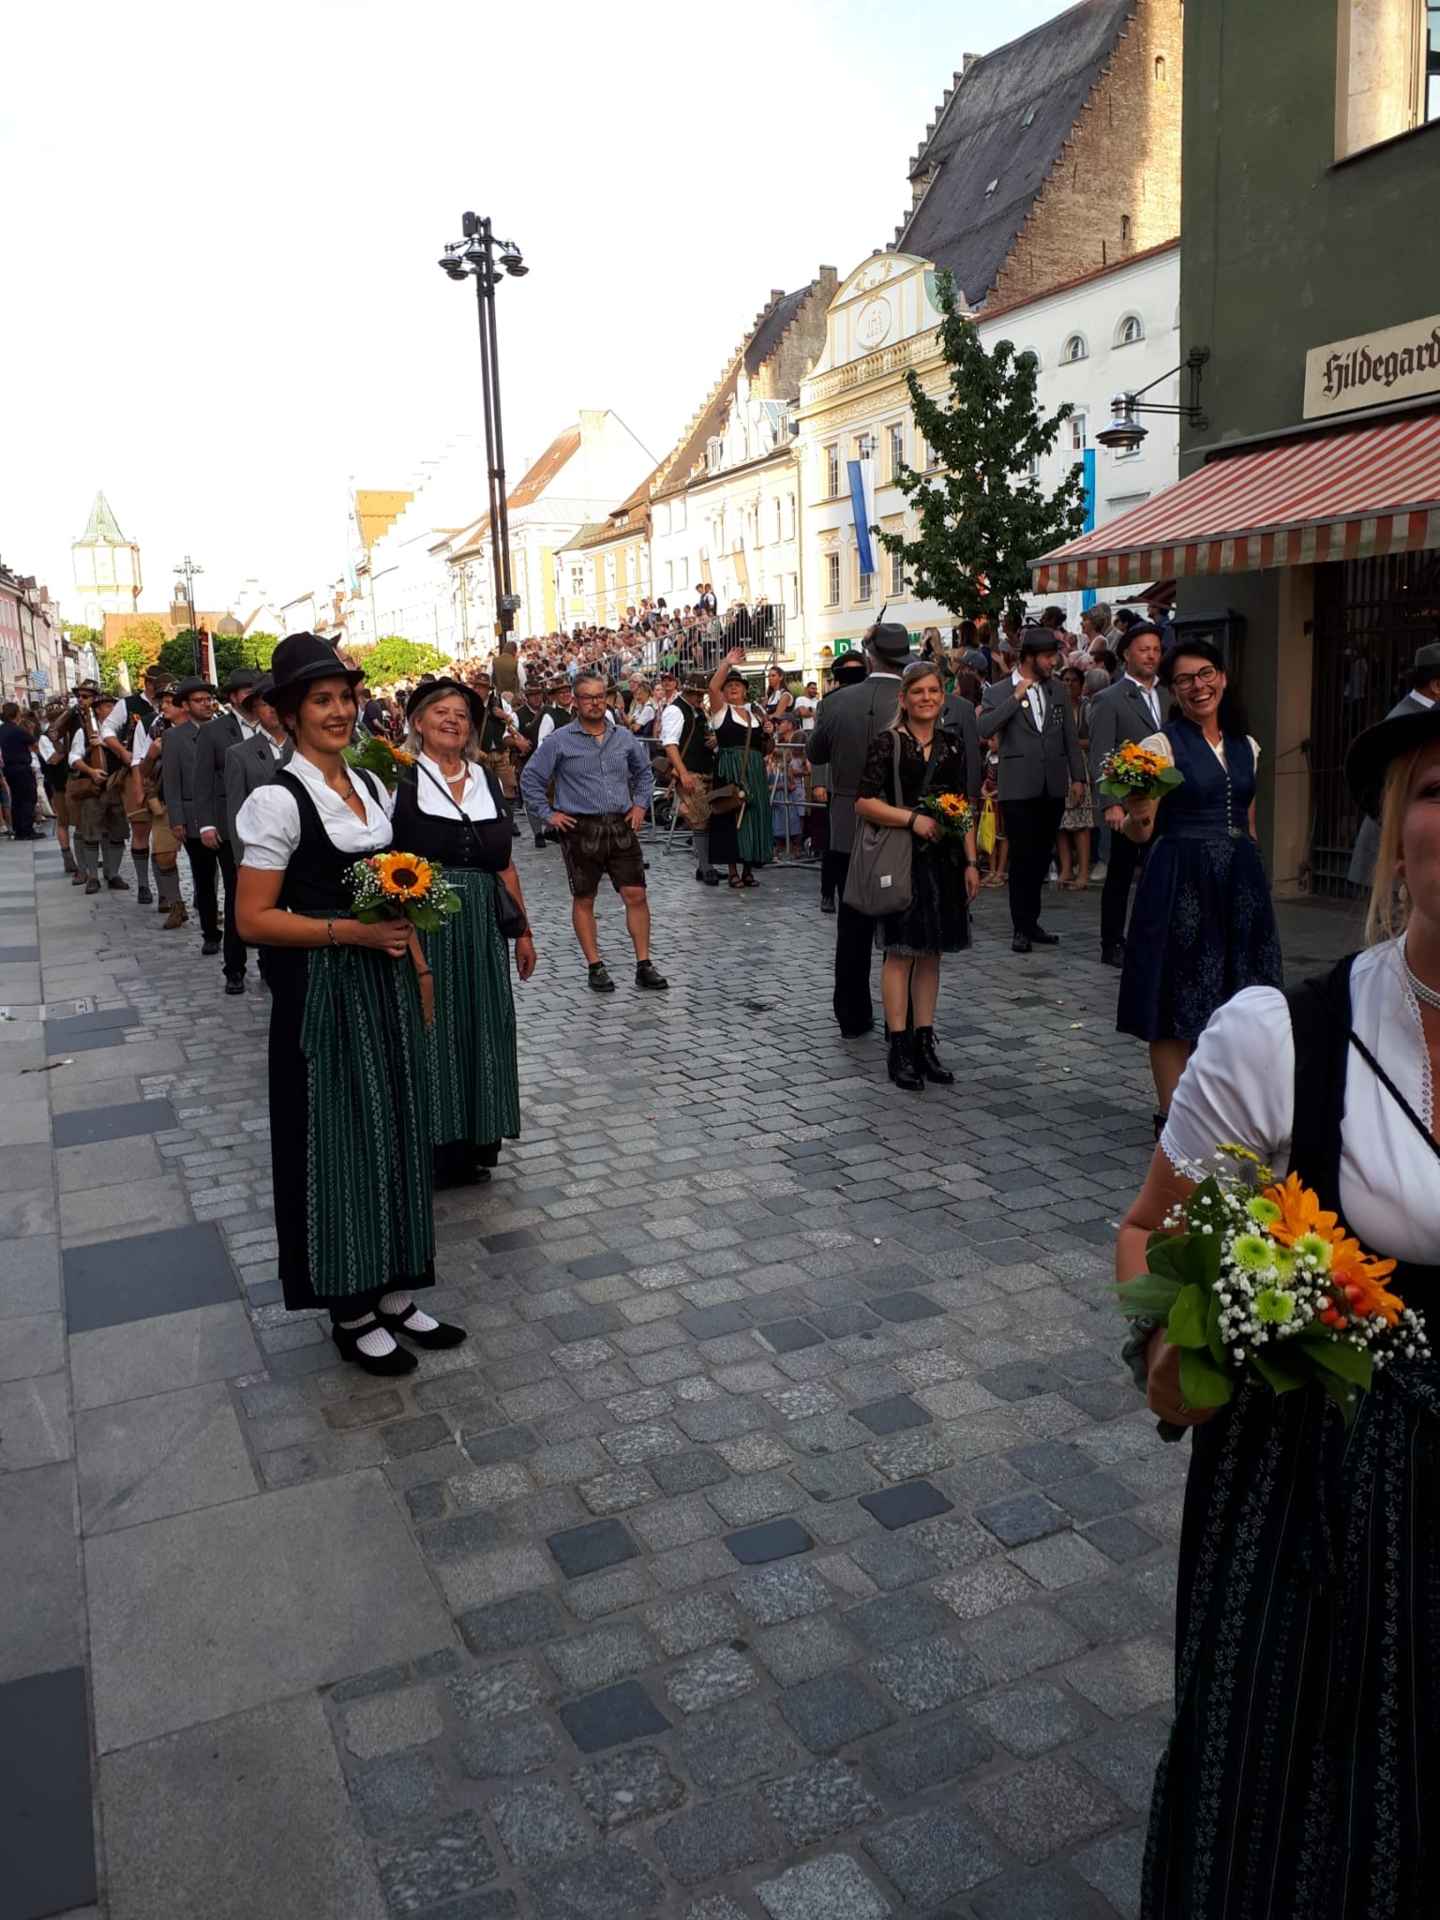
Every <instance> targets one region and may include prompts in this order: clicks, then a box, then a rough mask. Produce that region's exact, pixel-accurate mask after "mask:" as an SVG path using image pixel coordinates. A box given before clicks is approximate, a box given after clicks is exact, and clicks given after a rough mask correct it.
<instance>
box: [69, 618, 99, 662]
mask: <svg viewBox="0 0 1440 1920" xmlns="http://www.w3.org/2000/svg"><path fill="white" fill-rule="evenodd" d="M60 626H61V631H62V632H63V633H64V635H65V638H66V639H67V640H68V641H70V642H71V644H72V645H73V646H77V647H93V648H94V649H95V652H96V653H97V654H99V652H100V651H101V649H102V648H103V647H104V645H105V635H104V634H103V632H102V631H101V630H100V628H99V627H81V626H76V625H75V623H74V622H73V621H70V620H62V621H61V623H60Z"/></svg>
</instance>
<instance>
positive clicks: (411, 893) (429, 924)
mask: <svg viewBox="0 0 1440 1920" xmlns="http://www.w3.org/2000/svg"><path fill="white" fill-rule="evenodd" d="M345 877H346V880H347V881H348V883H349V886H350V891H351V892H352V893H353V894H354V896H355V918H356V919H357V920H364V921H366V922H367V923H368V922H371V921H375V920H408V921H409V922H410V924H411V926H412V927H423V928H424V930H425V931H426V932H427V933H433V932H434V930H435V928H436V927H438V926H439V925H440V922H441V917H442V915H444V914H447V913H458V912H459V911H460V896H459V894H458V893H457V892H456V891H455V889H454V888H453V887H452V886H450V885H449V884H448V882H447V881H446V879H445V874H444V871H443V869H441V868H440V867H432V866H431V864H430V862H429V861H428V860H421V859H418V858H417V857H416V855H414V854H413V853H377V854H374V855H372V856H371V858H370V859H368V860H357V861H356V862H355V864H354V865H353V866H352V867H351V868H350V869H349V871H348V873H347V874H346V876H345Z"/></svg>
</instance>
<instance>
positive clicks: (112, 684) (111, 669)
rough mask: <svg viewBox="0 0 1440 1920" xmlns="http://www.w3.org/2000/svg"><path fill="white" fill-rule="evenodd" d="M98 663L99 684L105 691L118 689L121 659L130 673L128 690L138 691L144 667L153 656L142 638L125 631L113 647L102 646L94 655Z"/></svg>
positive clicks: (114, 691)
mask: <svg viewBox="0 0 1440 1920" xmlns="http://www.w3.org/2000/svg"><path fill="white" fill-rule="evenodd" d="M95 658H96V659H97V660H98V661H99V663H100V684H101V686H102V687H103V688H104V689H105V691H106V693H118V692H119V691H120V663H121V661H122V660H123V661H124V663H125V668H126V671H127V672H128V673H129V675H130V691H131V692H132V693H138V692H139V691H140V688H141V685H142V683H143V680H144V676H145V669H146V667H148V666H149V665H150V664H151V662H152V661H153V660H154V658H155V656H154V654H153V653H151V652H150V651H149V649H148V648H147V647H146V645H145V643H144V641H143V640H137V639H136V637H135V636H134V634H132V633H127V634H125V635H124V636H123V637H122V638H121V639H119V640H117V641H116V642H115V644H114V646H113V647H102V648H101V649H100V650H99V651H98V652H97V653H96V655H95Z"/></svg>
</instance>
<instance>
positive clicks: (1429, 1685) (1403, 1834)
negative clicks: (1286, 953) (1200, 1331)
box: [1141, 959, 1440, 1920]
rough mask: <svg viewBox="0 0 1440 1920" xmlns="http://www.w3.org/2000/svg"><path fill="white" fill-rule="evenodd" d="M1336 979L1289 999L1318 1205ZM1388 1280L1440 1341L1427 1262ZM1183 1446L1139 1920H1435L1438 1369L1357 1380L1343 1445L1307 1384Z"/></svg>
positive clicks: (1438, 1889)
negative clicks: (1169, 1713)
mask: <svg viewBox="0 0 1440 1920" xmlns="http://www.w3.org/2000/svg"><path fill="white" fill-rule="evenodd" d="M1351 965H1352V960H1348V959H1347V960H1343V961H1341V963H1340V965H1339V966H1338V967H1337V968H1336V969H1335V970H1334V972H1333V973H1332V974H1331V975H1330V976H1329V977H1328V979H1325V980H1318V981H1308V982H1306V984H1305V985H1304V986H1303V987H1300V988H1298V989H1294V990H1292V991H1291V992H1289V993H1287V995H1286V998H1287V1000H1288V1001H1289V1003H1290V1014H1291V1024H1292V1027H1293V1029H1294V1036H1295V1117H1294V1139H1293V1143H1292V1148H1291V1160H1290V1164H1291V1168H1292V1170H1293V1171H1294V1172H1296V1173H1298V1174H1299V1176H1300V1178H1301V1180H1302V1181H1303V1182H1304V1183H1305V1184H1306V1185H1307V1186H1310V1187H1312V1188H1313V1189H1314V1190H1315V1192H1316V1193H1317V1194H1318V1196H1319V1200H1320V1204H1321V1206H1322V1207H1324V1208H1326V1209H1329V1210H1332V1211H1334V1212H1336V1213H1340V1206H1339V1198H1340V1153H1341V1121H1342V1117H1343V1114H1344V1110H1345V1087H1346V1080H1347V1077H1348V1074H1349V1072H1350V1071H1351V1069H1352V1067H1353V1068H1354V1069H1355V1070H1356V1071H1359V1072H1365V1071H1367V1070H1373V1069H1370V1068H1369V1065H1368V1062H1363V1061H1360V1060H1357V1058H1356V1055H1357V1044H1356V1043H1355V1042H1354V1041H1353V1040H1352V1037H1351V1032H1350V968H1351ZM1407 1111H1409V1109H1408V1108H1407ZM1411 1117H1412V1119H1414V1118H1415V1116H1414V1115H1413V1114H1412V1115H1411ZM1416 1124H1417V1126H1420V1128H1421V1131H1422V1132H1424V1131H1425V1130H1424V1128H1423V1125H1422V1124H1421V1123H1420V1122H1419V1121H1418V1119H1417V1120H1416ZM1426 1138H1427V1139H1428V1138H1430V1136H1429V1135H1428V1134H1426ZM1432 1145H1433V1141H1432ZM1437 1152H1440V1150H1437ZM1436 1177H1437V1179H1440V1157H1437V1165H1436ZM1343 1217H1344V1216H1343V1214H1341V1218H1342V1220H1343ZM1369 1251H1371V1252H1372V1253H1375V1254H1377V1256H1383V1253H1384V1249H1383V1248H1372V1249H1369ZM1386 1284H1387V1286H1390V1287H1392V1288H1393V1289H1394V1291H1395V1292H1397V1293H1398V1294H1399V1295H1400V1296H1401V1297H1402V1298H1403V1299H1404V1300H1405V1302H1406V1304H1407V1305H1408V1306H1412V1307H1414V1308H1416V1309H1417V1310H1418V1311H1419V1312H1421V1313H1422V1314H1427V1315H1428V1319H1429V1327H1430V1338H1431V1340H1432V1342H1434V1343H1435V1344H1436V1346H1437V1347H1440V1265H1433V1266H1429V1265H1427V1266H1418V1265H1406V1264H1402V1265H1400V1266H1399V1267H1397V1269H1396V1271H1395V1274H1394V1276H1393V1279H1392V1280H1390V1281H1387V1283H1386ZM1193 1431H1194V1441H1193V1453H1192V1458H1191V1466H1190V1475H1189V1479H1188V1482H1187V1485H1186V1490H1185V1519H1184V1527H1183V1531H1182V1537H1181V1545H1180V1577H1179V1613H1178V1623H1177V1632H1176V1706H1177V1710H1176V1721H1175V1728H1174V1732H1173V1734H1172V1736H1171V1742H1170V1746H1169V1749H1168V1751H1167V1754H1166V1756H1165V1758H1164V1760H1162V1762H1161V1765H1160V1769H1159V1773H1158V1775H1157V1778H1156V1786H1155V1798H1154V1803H1153V1806H1152V1810H1151V1820H1150V1838H1149V1846H1148V1848H1147V1853H1146V1861H1145V1874H1144V1883H1143V1889H1142V1898H1141V1912H1142V1915H1143V1916H1144V1920H1214V1917H1216V1916H1220V1915H1222V1914H1223V1915H1224V1916H1225V1920H1272V1916H1274V1917H1275V1920H1278V1916H1280V1915H1282V1914H1283V1915H1284V1920H1422V1916H1429V1915H1434V1914H1437V1913H1440V1658H1437V1652H1436V1639H1437V1630H1440V1363H1437V1361H1436V1360H1435V1359H1434V1358H1431V1359H1429V1360H1424V1361H1418V1360H1417V1361H1406V1360H1398V1361H1394V1362H1392V1363H1391V1364H1390V1365H1389V1366H1387V1367H1386V1368H1385V1369H1384V1371H1383V1372H1377V1374H1376V1376H1375V1384H1374V1386H1373V1387H1372V1388H1371V1390H1370V1391H1369V1392H1368V1393H1366V1394H1364V1395H1363V1396H1362V1397H1361V1402H1360V1406H1359V1410H1358V1412H1357V1413H1356V1416H1355V1422H1354V1425H1353V1427H1351V1428H1350V1429H1349V1430H1348V1432H1347V1430H1346V1428H1345V1427H1344V1424H1343V1422H1342V1419H1341V1416H1340V1413H1339V1410H1338V1409H1337V1408H1336V1407H1335V1406H1334V1405H1333V1403H1332V1402H1331V1401H1330V1400H1329V1399H1328V1398H1327V1397H1326V1396H1325V1395H1324V1394H1323V1393H1322V1392H1321V1391H1320V1389H1319V1388H1318V1387H1314V1386H1307V1387H1304V1388H1301V1389H1299V1390H1298V1391H1295V1392H1292V1393H1288V1394H1285V1395H1283V1396H1277V1395H1275V1394H1273V1393H1271V1391H1270V1390H1269V1388H1245V1389H1242V1391H1241V1392H1240V1393H1238V1394H1237V1395H1236V1397H1235V1399H1234V1400H1233V1401H1232V1402H1231V1404H1230V1406H1229V1407H1227V1408H1226V1409H1225V1410H1224V1411H1223V1412H1222V1413H1220V1414H1219V1415H1218V1416H1217V1417H1216V1418H1215V1419H1213V1420H1211V1421H1208V1422H1206V1423H1205V1424H1203V1425H1201V1426H1199V1427H1196V1428H1195V1429H1194V1430H1193Z"/></svg>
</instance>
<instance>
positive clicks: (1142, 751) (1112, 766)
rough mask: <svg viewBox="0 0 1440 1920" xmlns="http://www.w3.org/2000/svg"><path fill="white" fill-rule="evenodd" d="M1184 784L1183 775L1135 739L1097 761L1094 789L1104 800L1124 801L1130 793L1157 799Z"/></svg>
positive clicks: (1148, 798)
mask: <svg viewBox="0 0 1440 1920" xmlns="http://www.w3.org/2000/svg"><path fill="white" fill-rule="evenodd" d="M1184 784H1185V776H1184V774H1183V773H1181V771H1180V769H1179V768H1178V767H1172V766H1171V765H1170V763H1169V762H1168V761H1167V760H1162V759H1161V757H1160V755H1159V754H1158V753H1153V752H1152V751H1151V750H1150V749H1149V748H1148V747H1142V746H1141V745H1140V742H1139V741H1138V740H1127V741H1126V742H1125V743H1124V745H1123V746H1119V747H1117V748H1116V749H1115V751H1114V753H1107V754H1106V756H1105V758H1104V759H1103V760H1102V761H1101V762H1100V774H1099V778H1098V779H1097V780H1096V782H1095V791H1096V792H1097V793H1098V794H1100V795H1101V796H1102V797H1103V798H1104V799H1106V800H1128V799H1129V798H1130V797H1131V795H1132V794H1143V795H1144V796H1145V798H1146V799H1147V800H1158V799H1159V798H1160V796H1161V794H1164V793H1169V791H1170V789H1171V788H1172V787H1180V786H1183V785H1184Z"/></svg>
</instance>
